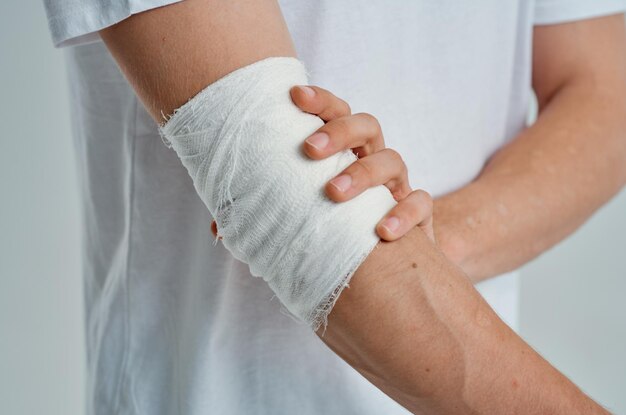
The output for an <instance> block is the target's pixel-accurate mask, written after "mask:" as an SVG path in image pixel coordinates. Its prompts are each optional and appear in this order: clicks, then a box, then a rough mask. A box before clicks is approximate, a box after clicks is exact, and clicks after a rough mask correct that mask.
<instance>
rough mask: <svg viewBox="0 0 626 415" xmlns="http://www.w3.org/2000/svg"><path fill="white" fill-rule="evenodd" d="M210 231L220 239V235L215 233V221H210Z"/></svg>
mask: <svg viewBox="0 0 626 415" xmlns="http://www.w3.org/2000/svg"><path fill="white" fill-rule="evenodd" d="M211 233H212V234H213V236H215V237H217V238H218V239H222V237H221V236H218V234H217V222H215V221H212V222H211Z"/></svg>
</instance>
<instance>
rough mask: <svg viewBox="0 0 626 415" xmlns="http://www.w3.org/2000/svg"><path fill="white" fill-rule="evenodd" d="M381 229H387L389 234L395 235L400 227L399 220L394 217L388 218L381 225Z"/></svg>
mask: <svg viewBox="0 0 626 415" xmlns="http://www.w3.org/2000/svg"><path fill="white" fill-rule="evenodd" d="M381 226H382V227H383V228H385V229H387V230H388V231H389V232H391V233H395V232H396V231H397V230H398V228H399V227H400V219H398V218H396V217H395V216H389V217H388V218H387V219H385V220H384V221H383V223H382V225H381Z"/></svg>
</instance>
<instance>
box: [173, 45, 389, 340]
mask: <svg viewBox="0 0 626 415" xmlns="http://www.w3.org/2000/svg"><path fill="white" fill-rule="evenodd" d="M304 84H307V75H306V71H305V68H304V65H303V64H302V63H301V62H300V61H299V60H297V59H295V58H288V57H276V58H268V59H264V60H261V61H258V62H255V63H253V64H251V65H248V66H245V67H243V68H240V69H238V70H236V71H234V72H231V73H230V74H228V75H226V76H224V77H223V78H221V79H219V80H217V81H216V82H214V83H213V84H211V85H209V86H208V87H207V88H206V89H204V90H203V91H201V92H200V93H198V94H197V95H196V96H195V97H193V98H192V99H191V100H190V101H189V102H187V103H186V104H185V105H183V106H182V107H180V108H179V109H177V110H176V111H175V113H174V115H173V116H172V117H171V118H170V119H169V120H168V121H167V122H166V123H165V124H164V125H163V126H161V135H162V136H163V138H164V140H165V142H166V143H167V144H169V145H171V147H172V148H173V149H174V150H175V151H176V153H177V154H178V156H179V157H180V159H181V161H182V163H183V165H184V166H185V167H186V168H187V171H188V172H189V175H190V176H191V178H192V179H193V183H194V186H195V188H196V190H197V192H198V194H199V195H200V197H201V198H202V200H203V201H204V203H205V204H206V206H207V207H208V208H209V211H210V212H211V214H212V215H213V217H214V218H215V221H216V222H217V228H218V231H219V234H220V236H222V241H223V243H224V246H225V247H226V248H227V249H228V250H229V251H230V252H231V253H232V255H233V256H234V257H235V258H237V259H239V260H240V261H243V262H245V263H246V264H248V265H249V267H250V272H251V274H252V275H254V276H257V277H262V278H263V279H264V280H265V281H266V282H267V283H268V284H269V286H270V288H271V289H272V290H273V291H274V293H275V294H276V296H277V297H278V299H279V300H280V301H281V302H282V304H283V306H284V307H285V308H286V309H287V310H288V311H289V312H290V313H291V314H292V315H294V316H295V317H296V318H298V319H300V320H302V321H304V322H306V323H308V324H309V325H310V326H311V327H312V328H313V329H314V330H315V329H317V328H318V327H319V326H320V325H321V324H322V323H325V322H326V318H327V316H328V313H329V312H330V310H331V309H332V307H333V305H334V303H335V301H336V300H337V298H338V296H339V294H340V293H341V290H342V289H343V288H344V287H345V286H347V284H348V282H349V279H350V277H351V276H352V274H353V273H354V271H355V270H356V269H357V268H358V267H359V265H360V264H361V263H362V262H363V260H364V259H365V258H366V257H367V255H368V254H369V253H370V252H371V250H372V249H373V248H374V247H375V246H376V244H377V242H378V241H379V238H378V237H377V236H376V233H375V230H374V228H375V225H376V224H377V223H378V221H379V220H380V219H381V218H382V217H383V216H384V215H385V214H386V213H387V212H388V211H389V210H390V209H391V208H392V207H393V206H394V205H395V200H394V199H393V197H392V196H391V194H390V192H389V190H388V189H387V188H386V187H384V186H378V187H375V188H372V189H369V190H367V191H365V192H364V193H362V194H361V195H359V196H358V197H356V198H355V199H352V200H350V201H348V202H344V203H336V202H333V201H331V200H329V199H328V198H327V197H326V196H325V194H324V190H323V189H324V185H325V184H326V182H327V181H328V180H330V179H332V178H333V177H334V176H336V175H337V174H338V173H339V172H340V171H341V170H343V169H344V168H345V167H347V166H348V165H350V164H351V163H352V162H354V161H355V160H356V157H355V155H354V154H353V153H352V152H351V151H343V152H341V153H339V154H337V155H334V156H332V157H329V158H327V159H325V160H311V159H309V158H307V157H306V156H305V155H304V154H303V153H302V145H303V142H304V140H305V138H307V137H308V136H309V135H310V134H312V133H313V132H314V131H315V130H317V129H318V128H319V127H321V126H322V125H323V122H322V120H320V119H319V118H318V117H316V116H314V115H311V114H307V113H304V112H302V111H301V110H299V109H298V108H297V107H296V106H295V105H294V104H293V102H292V100H291V97H290V95H289V90H290V88H291V87H293V86H294V85H304Z"/></svg>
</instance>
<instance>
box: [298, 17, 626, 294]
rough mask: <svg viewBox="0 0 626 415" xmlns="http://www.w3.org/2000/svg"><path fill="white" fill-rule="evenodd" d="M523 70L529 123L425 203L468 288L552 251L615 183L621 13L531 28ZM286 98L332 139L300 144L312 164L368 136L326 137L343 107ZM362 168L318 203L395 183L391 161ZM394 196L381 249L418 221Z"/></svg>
mask: <svg viewBox="0 0 626 415" xmlns="http://www.w3.org/2000/svg"><path fill="white" fill-rule="evenodd" d="M533 62H534V67H533V80H532V85H533V89H534V91H535V93H536V95H537V99H538V103H539V116H538V119H537V122H536V123H535V124H534V125H533V126H532V127H530V128H528V129H526V130H524V131H522V132H521V133H520V134H519V135H518V136H517V137H515V138H514V139H513V140H512V141H511V142H510V143H509V144H508V145H506V146H505V147H504V148H502V149H501V150H499V151H498V152H497V153H496V154H494V155H493V156H492V157H491V159H490V160H489V161H488V162H487V163H486V165H485V167H484V169H483V171H482V173H481V174H480V175H479V177H478V178H477V179H476V180H474V181H473V182H472V183H470V184H468V185H467V186H465V187H463V188H461V189H459V190H457V191H455V192H453V193H450V194H448V195H445V196H443V197H440V198H437V199H435V200H434V217H435V221H434V229H435V236H436V239H437V241H438V243H439V245H440V247H441V249H442V250H443V251H444V252H445V253H446V255H447V256H448V257H449V258H451V259H452V260H453V261H454V262H456V263H457V264H458V265H460V266H461V267H462V268H463V270H464V271H465V272H466V273H467V274H468V275H469V276H470V277H471V278H472V280H473V281H475V282H478V281H480V280H483V279H486V278H489V277H493V276H496V275H499V274H501V273H503V272H506V271H510V270H513V269H516V268H517V267H519V266H520V265H522V264H524V263H526V262H528V261H529V260H531V259H533V258H534V257H536V256H537V255H539V254H540V253H542V252H544V251H545V250H547V249H548V248H550V247H551V246H553V245H554V244H556V243H558V242H559V241H561V240H562V239H563V238H565V237H566V236H568V235H569V234H571V233H572V232H573V231H575V230H576V229H577V228H578V227H579V226H580V225H581V224H582V223H584V221H585V220H586V219H588V218H589V217H590V216H591V214H592V213H593V212H594V211H595V210H597V209H598V208H599V207H600V206H602V205H603V204H604V203H606V202H607V201H608V200H609V199H610V198H611V197H612V196H614V195H615V194H616V193H617V192H618V191H619V190H620V189H621V188H622V187H623V186H624V184H626V32H625V30H624V19H623V15H616V16H608V17H603V18H598V19H589V20H584V21H579V22H575V23H568V24H560V25H552V26H543V27H541V26H540V27H536V28H535V31H534V56H533ZM314 90H316V91H318V90H319V89H317V88H314ZM292 97H293V98H294V103H296V105H298V106H299V107H300V108H301V109H302V110H304V111H307V112H312V113H314V114H316V113H317V112H316V111H322V112H324V113H325V114H326V113H332V114H333V115H335V117H334V118H328V119H329V120H330V122H329V123H328V124H327V125H326V126H325V127H323V128H325V129H329V130H331V131H332V133H331V134H330V139H329V143H328V144H327V145H326V147H325V148H324V149H323V150H320V149H318V148H311V146H309V145H307V144H306V141H305V146H304V149H305V153H306V154H308V155H309V157H311V158H313V159H322V158H325V157H328V156H330V155H332V154H334V153H335V152H337V151H339V150H343V149H346V148H352V149H360V148H361V147H360V146H362V143H363V142H364V141H365V140H372V138H371V137H376V134H378V130H379V128H377V127H376V124H375V123H373V122H372V121H371V120H360V119H359V120H355V121H354V123H355V124H356V123H360V125H359V126H356V125H354V126H352V127H351V128H350V130H349V132H344V131H342V130H341V129H338V128H336V129H333V128H328V127H327V126H329V125H332V123H333V122H335V121H334V120H340V119H342V118H344V117H347V116H349V107H347V104H345V103H343V101H342V100H340V99H339V98H337V97H334V96H333V95H332V94H330V93H328V92H325V93H324V94H317V95H305V94H302V93H300V92H295V93H292ZM329 108H332V110H329ZM366 121H367V122H366ZM374 150H375V151H378V152H379V153H374V154H380V152H382V151H383V150H381V149H380V148H379V147H375V149H374ZM369 154H371V152H370V153H368V154H366V156H367V155H369ZM368 158H369V157H365V158H363V159H361V160H359V162H360V163H361V164H367V166H368V169H366V170H368V171H365V172H364V171H362V170H363V169H357V168H356V166H355V168H349V169H348V171H349V172H352V174H355V175H357V177H356V179H355V180H354V184H353V186H352V187H351V188H350V189H349V191H347V192H342V191H338V190H337V189H336V188H331V187H330V186H327V189H326V191H327V192H326V193H327V195H328V197H330V198H331V199H333V200H335V201H337V202H343V201H345V200H349V199H351V198H353V197H354V196H356V195H357V194H359V193H361V192H362V191H364V190H365V189H366V188H367V187H370V184H372V185H374V184H380V183H382V182H384V181H386V180H389V181H392V182H393V181H394V180H404V176H403V174H404V171H406V169H405V168H404V167H401V166H400V164H403V163H402V161H401V159H400V158H399V157H386V158H383V157H378V158H376V162H373V161H374V156H372V157H371V160H372V162H367V160H368ZM391 163H396V166H395V167H392V166H391V165H390V164H391ZM344 173H345V172H344ZM331 183H332V181H331ZM390 190H392V191H393V188H391V187H390ZM394 195H396V196H397V197H396V199H397V200H399V201H400V204H399V205H398V207H397V209H396V210H394V211H392V212H390V213H389V214H388V215H387V217H386V218H384V219H383V220H382V221H381V223H380V224H379V226H378V227H377V232H378V234H379V236H380V237H381V238H382V239H384V240H387V241H392V240H396V239H398V238H400V237H401V236H403V235H404V234H406V232H408V231H409V230H410V229H411V228H412V227H413V226H415V225H418V224H419V225H421V226H425V224H427V223H428V222H429V219H428V215H429V213H430V210H429V209H428V203H427V201H426V197H424V198H423V199H424V200H423V201H422V203H421V205H419V206H418V204H417V203H416V202H415V203H412V201H409V200H408V198H407V199H404V197H405V196H404V194H403V193H401V192H396V193H394ZM390 216H395V217H396V218H398V221H399V225H398V228H397V230H396V231H395V232H389V229H386V228H385V227H383V226H382V224H383V223H384V221H385V220H387V219H388V218H389V217H390ZM427 226H428V225H427Z"/></svg>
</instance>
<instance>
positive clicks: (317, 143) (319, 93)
mask: <svg viewBox="0 0 626 415" xmlns="http://www.w3.org/2000/svg"><path fill="white" fill-rule="evenodd" d="M291 99H292V100H293V102H294V103H295V104H296V106H298V107H299V108H300V109H301V110H302V111H305V112H308V113H311V114H314V115H317V116H318V117H320V118H321V119H322V120H323V121H324V122H325V123H326V124H325V125H324V126H323V127H321V128H320V129H319V130H317V131H316V132H315V133H313V134H312V135H311V136H310V137H308V138H307V139H306V140H305V142H304V146H303V149H304V153H305V154H306V155H307V156H309V157H310V158H312V159H314V160H320V159H324V158H326V157H329V156H331V155H333V154H335V153H338V152H339V151H342V150H346V149H351V150H352V151H353V152H354V154H355V155H356V156H357V157H358V160H357V161H355V162H354V163H352V164H351V165H350V166H348V167H347V168H346V169H345V170H344V171H342V172H341V173H340V174H339V175H337V176H336V177H335V178H333V179H332V180H330V181H329V182H328V183H327V184H326V187H325V191H326V194H327V196H328V197H329V198H330V199H331V200H334V201H336V202H345V201H347V200H350V199H352V198H354V197H356V196H358V195H359V194H361V193H362V192H364V191H365V190H367V189H369V188H370V187H374V186H378V185H381V184H383V185H385V186H386V187H387V188H388V189H389V191H391V194H392V195H393V197H394V199H396V201H397V202H398V205H397V206H395V207H394V208H393V209H392V210H391V211H389V213H388V214H387V215H386V216H385V217H384V218H383V219H382V220H381V221H380V222H379V223H378V224H377V225H376V233H377V234H378V236H380V237H381V238H382V239H384V240H386V241H394V240H396V239H399V238H401V237H402V236H404V235H405V234H406V233H407V232H408V231H409V230H411V228H413V227H414V226H419V227H420V228H421V229H422V230H423V231H424V232H425V233H426V234H427V235H428V237H429V238H431V239H432V240H433V241H434V240H435V236H434V232H433V202H432V198H431V197H430V195H429V194H428V193H427V192H425V191H424V190H415V191H412V190H411V187H410V185H409V179H408V174H407V168H406V165H405V164H404V161H403V160H402V157H401V156H400V154H398V152H396V151H394V150H392V149H389V148H385V142H384V138H383V133H382V130H381V127H380V124H379V123H378V120H377V119H376V118H375V117H374V116H372V115H370V114H365V113H360V114H352V113H351V110H350V106H349V105H348V104H347V103H346V102H345V101H343V100H342V99H339V98H337V97H336V96H335V95H333V94H332V93H330V92H329V91H327V90H325V89H322V88H318V87H315V86H296V87H293V88H292V89H291Z"/></svg>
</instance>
